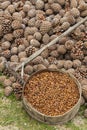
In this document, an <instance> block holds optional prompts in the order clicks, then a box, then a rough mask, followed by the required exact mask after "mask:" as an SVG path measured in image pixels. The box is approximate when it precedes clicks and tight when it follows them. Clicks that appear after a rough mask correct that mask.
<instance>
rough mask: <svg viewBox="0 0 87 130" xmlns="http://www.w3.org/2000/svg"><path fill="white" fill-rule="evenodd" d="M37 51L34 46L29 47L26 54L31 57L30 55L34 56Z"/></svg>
mask: <svg viewBox="0 0 87 130" xmlns="http://www.w3.org/2000/svg"><path fill="white" fill-rule="evenodd" d="M35 51H36V48H35V47H33V46H29V47H27V48H26V54H27V56H28V57H29V56H30V55H32V54H33V53H34V52H35Z"/></svg>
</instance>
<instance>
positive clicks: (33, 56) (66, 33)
mask: <svg viewBox="0 0 87 130" xmlns="http://www.w3.org/2000/svg"><path fill="white" fill-rule="evenodd" d="M86 20H87V17H85V18H84V19H82V20H81V21H80V22H78V23H77V24H75V25H73V26H72V27H70V28H69V29H68V30H67V31H65V32H64V33H63V34H61V35H60V36H58V37H57V38H55V39H54V40H52V41H51V42H50V43H48V44H47V45H45V46H44V47H42V48H41V49H40V50H38V51H36V52H35V53H34V54H32V55H31V56H30V57H28V59H27V60H25V61H24V62H23V63H24V65H25V64H27V63H28V62H30V61H31V60H33V59H34V58H35V57H37V56H38V55H40V54H41V53H42V52H43V51H44V50H45V49H46V48H48V47H49V46H51V45H53V44H55V43H57V42H58V41H59V40H60V39H61V38H62V37H65V36H67V35H68V34H70V33H71V32H72V31H73V30H74V29H76V28H77V27H78V26H79V25H80V24H82V23H84V22H85V21H86ZM23 63H21V64H20V65H18V66H17V67H16V68H15V71H17V70H18V69H19V68H21V67H22V64H23Z"/></svg>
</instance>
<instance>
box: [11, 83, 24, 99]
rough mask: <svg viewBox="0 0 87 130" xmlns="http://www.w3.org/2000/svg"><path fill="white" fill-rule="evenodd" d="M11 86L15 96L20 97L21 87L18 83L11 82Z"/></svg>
mask: <svg viewBox="0 0 87 130" xmlns="http://www.w3.org/2000/svg"><path fill="white" fill-rule="evenodd" d="M12 87H13V91H14V94H15V96H16V98H17V99H21V96H22V89H23V87H22V86H21V85H20V84H19V83H13V85H12Z"/></svg>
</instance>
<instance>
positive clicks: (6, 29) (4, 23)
mask: <svg viewBox="0 0 87 130" xmlns="http://www.w3.org/2000/svg"><path fill="white" fill-rule="evenodd" d="M0 24H1V27H2V35H3V34H7V33H10V32H11V29H12V27H11V20H9V19H4V18H2V20H1V19H0Z"/></svg>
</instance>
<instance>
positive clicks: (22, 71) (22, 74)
mask: <svg viewBox="0 0 87 130" xmlns="http://www.w3.org/2000/svg"><path fill="white" fill-rule="evenodd" d="M23 76H24V63H22V69H21V78H22V79H23Z"/></svg>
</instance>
